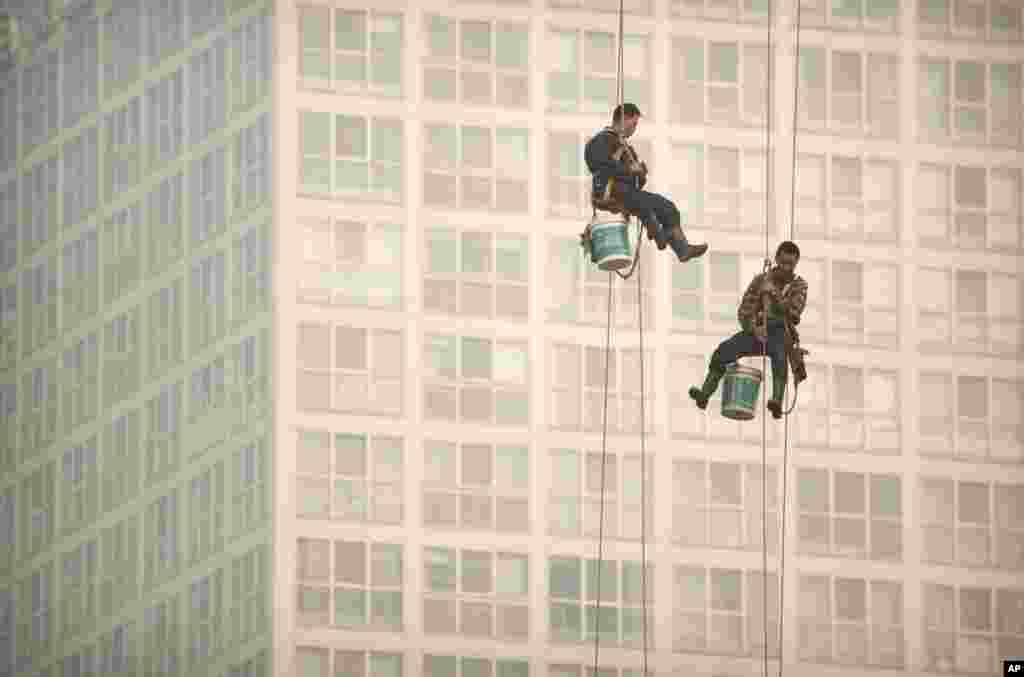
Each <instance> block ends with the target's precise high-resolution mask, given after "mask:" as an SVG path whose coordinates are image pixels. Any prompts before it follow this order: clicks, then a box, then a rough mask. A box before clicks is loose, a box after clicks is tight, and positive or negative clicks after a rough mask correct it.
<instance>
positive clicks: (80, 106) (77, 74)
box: [61, 13, 100, 129]
mask: <svg viewBox="0 0 1024 677" xmlns="http://www.w3.org/2000/svg"><path fill="white" fill-rule="evenodd" d="M64 25H65V31H66V32H65V37H64V47H63V49H62V50H61V52H62V56H63V57H64V63H63V64H62V65H63V76H64V77H63V79H62V86H63V91H62V92H61V94H62V95H63V96H62V99H63V103H64V115H63V121H62V126H63V127H64V129H68V128H70V127H74V126H75V125H76V124H77V123H78V122H79V121H80V120H81V119H82V118H84V117H85V116H87V115H89V114H90V113H92V112H93V111H94V110H96V106H97V103H98V101H99V99H98V92H97V90H98V89H99V66H100V55H99V49H98V45H97V41H98V40H99V21H98V20H97V19H96V18H95V17H93V16H89V14H88V13H78V16H73V15H69V16H68V17H66V18H65V21H64Z"/></svg>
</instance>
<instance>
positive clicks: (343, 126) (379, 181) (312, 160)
mask: <svg viewBox="0 0 1024 677" xmlns="http://www.w3.org/2000/svg"><path fill="white" fill-rule="evenodd" d="M299 117H300V120H299V125H300V130H299V135H300V144H301V146H302V151H301V152H302V162H301V170H300V172H299V173H300V176H299V185H300V188H299V190H300V192H302V193H306V194H338V195H339V196H345V197H350V198H354V197H359V198H361V199H369V200H373V201H375V202H394V203H400V202H401V201H402V196H403V193H404V188H403V184H404V180H403V178H402V172H403V171H404V170H403V168H402V155H403V145H404V140H403V136H404V134H403V131H402V130H403V124H402V121H401V120H399V119H397V118H378V117H363V116H351V115H333V116H332V114H331V113H319V112H313V111H308V110H300V111H299ZM332 119H333V125H332ZM332 139H333V141H332Z"/></svg>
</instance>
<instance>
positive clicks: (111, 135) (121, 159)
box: [104, 96, 143, 201]
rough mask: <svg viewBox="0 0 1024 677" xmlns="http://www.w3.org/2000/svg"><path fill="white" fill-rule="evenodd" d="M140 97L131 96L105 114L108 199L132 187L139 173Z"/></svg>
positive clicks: (106, 193) (140, 145)
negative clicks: (125, 101) (127, 100)
mask: <svg viewBox="0 0 1024 677" xmlns="http://www.w3.org/2000/svg"><path fill="white" fill-rule="evenodd" d="M141 109H142V97H140V96H137V97H134V98H132V99H131V100H130V101H129V102H128V103H126V104H125V105H123V106H121V107H120V108H117V109H116V110H113V111H111V112H109V113H107V114H106V115H105V116H104V117H105V120H106V144H105V145H104V160H105V162H106V165H107V166H106V171H105V172H104V176H105V178H106V191H105V197H106V199H107V200H108V201H109V200H112V199H114V197H115V196H117V195H120V194H122V193H123V192H125V191H126V190H128V189H129V188H131V187H132V186H134V185H135V184H136V183H137V182H138V180H139V178H140V176H141V173H142V148H143V146H142V144H141V142H140V138H139V137H140V135H141V133H142V118H141V117H140V116H141Z"/></svg>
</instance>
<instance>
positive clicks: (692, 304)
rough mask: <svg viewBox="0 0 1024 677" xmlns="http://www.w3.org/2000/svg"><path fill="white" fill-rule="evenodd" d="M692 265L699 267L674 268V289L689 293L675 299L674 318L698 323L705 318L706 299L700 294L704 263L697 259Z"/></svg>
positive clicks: (673, 305)
mask: <svg viewBox="0 0 1024 677" xmlns="http://www.w3.org/2000/svg"><path fill="white" fill-rule="evenodd" d="M691 263H695V264H697V265H693V266H673V267H672V289H673V290H674V291H677V292H688V293H686V294H685V295H683V294H680V295H676V296H675V297H674V298H673V300H672V317H674V318H676V319H678V320H684V321H693V322H696V321H698V320H700V319H701V318H702V317H704V299H703V295H702V294H701V293H700V291H701V288H702V287H703V281H704V261H703V260H701V259H697V260H696V261H691Z"/></svg>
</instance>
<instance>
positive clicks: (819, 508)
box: [797, 470, 830, 513]
mask: <svg viewBox="0 0 1024 677" xmlns="http://www.w3.org/2000/svg"><path fill="white" fill-rule="evenodd" d="M797 496H798V497H799V505H800V510H801V511H803V512H814V513H827V512H828V511H829V505H830V502H829V491H828V471H827V470H801V471H800V473H799V477H798V479H797Z"/></svg>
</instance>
